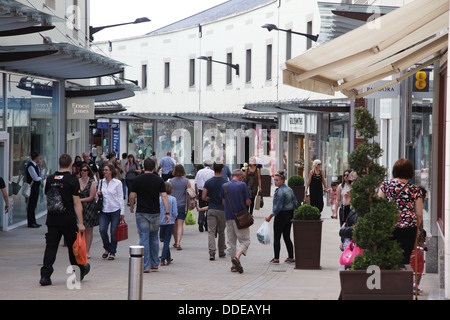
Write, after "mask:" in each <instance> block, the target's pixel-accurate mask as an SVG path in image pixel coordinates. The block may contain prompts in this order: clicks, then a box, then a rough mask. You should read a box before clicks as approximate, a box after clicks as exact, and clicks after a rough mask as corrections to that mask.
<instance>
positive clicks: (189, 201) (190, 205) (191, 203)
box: [186, 179, 196, 211]
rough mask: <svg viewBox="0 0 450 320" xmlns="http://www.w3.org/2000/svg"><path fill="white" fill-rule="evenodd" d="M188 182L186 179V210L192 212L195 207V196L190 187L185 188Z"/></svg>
mask: <svg viewBox="0 0 450 320" xmlns="http://www.w3.org/2000/svg"><path fill="white" fill-rule="evenodd" d="M188 181H189V180H187V179H186V209H187V210H193V209H195V207H196V194H195V190H194V189H193V188H192V187H188V186H187V183H188ZM187 210H186V211H187Z"/></svg>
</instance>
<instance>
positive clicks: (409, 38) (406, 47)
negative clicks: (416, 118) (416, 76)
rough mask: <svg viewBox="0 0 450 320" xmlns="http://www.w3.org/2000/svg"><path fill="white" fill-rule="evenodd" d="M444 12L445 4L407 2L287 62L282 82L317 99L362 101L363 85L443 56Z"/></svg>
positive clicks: (445, 0) (426, 0) (436, 0)
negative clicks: (332, 97) (341, 97)
mask: <svg viewBox="0 0 450 320" xmlns="http://www.w3.org/2000/svg"><path fill="white" fill-rule="evenodd" d="M448 11H449V2H448V0H416V1H414V2H411V3H409V4H407V5H405V6H403V7H401V8H398V9H396V10H394V11H392V12H390V13H388V14H386V15H384V16H382V17H380V18H378V19H376V20H374V21H372V22H370V23H367V24H366V25H364V26H362V27H359V28H357V29H355V30H353V31H350V32H348V33H346V34H344V35H342V36H340V37H338V38H336V39H334V40H332V41H330V42H328V43H325V44H323V45H321V46H319V47H316V48H313V49H311V50H309V51H307V52H305V53H304V54H302V55H300V56H298V57H296V58H293V59H291V60H289V61H286V69H285V70H284V71H283V78H284V80H283V82H284V84H287V85H291V86H294V87H298V88H301V89H305V90H309V91H313V92H318V93H324V94H329V95H334V94H335V92H337V91H341V92H342V93H343V94H345V95H346V96H348V97H349V98H351V99H355V98H359V97H362V96H364V95H366V94H368V93H365V92H363V88H364V86H365V85H368V84H371V83H373V82H375V81H377V80H380V79H383V78H386V77H387V76H392V75H395V74H398V73H400V72H402V71H405V70H407V69H408V68H410V67H412V66H414V65H415V64H420V66H419V67H420V68H423V67H425V66H427V65H430V64H432V63H433V62H435V61H436V60H438V59H440V58H441V57H442V56H443V55H444V54H446V52H447V47H448V35H447V32H448V21H449V17H448ZM420 68H419V70H420ZM411 74H412V72H408V73H407V74H406V75H403V76H402V77H400V78H398V79H395V80H393V81H394V82H396V81H401V80H403V79H404V78H405V77H407V76H409V75H411ZM375 89H378V88H375ZM375 89H374V90H375Z"/></svg>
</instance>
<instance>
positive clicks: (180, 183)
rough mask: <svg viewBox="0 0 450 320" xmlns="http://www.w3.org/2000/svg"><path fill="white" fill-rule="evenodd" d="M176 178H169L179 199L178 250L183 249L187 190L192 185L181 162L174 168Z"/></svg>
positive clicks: (176, 236)
mask: <svg viewBox="0 0 450 320" xmlns="http://www.w3.org/2000/svg"><path fill="white" fill-rule="evenodd" d="M173 175H174V178H171V179H169V182H170V184H171V185H172V187H173V193H172V195H173V196H174V197H175V198H176V199H177V211H178V217H177V219H176V220H175V226H174V229H173V238H174V241H175V243H174V245H173V246H174V247H175V248H177V250H181V245H180V243H181V237H182V236H183V232H184V229H183V226H184V220H186V213H187V205H186V202H187V199H186V190H187V188H190V187H191V183H190V181H189V179H188V178H186V177H185V176H186V171H185V170H184V167H183V166H182V165H181V164H177V165H176V166H175V168H174V169H173Z"/></svg>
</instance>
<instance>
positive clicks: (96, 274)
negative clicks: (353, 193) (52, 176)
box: [0, 198, 439, 300]
mask: <svg viewBox="0 0 450 320" xmlns="http://www.w3.org/2000/svg"><path fill="white" fill-rule="evenodd" d="M271 208H272V198H266V201H265V206H264V208H263V209H261V210H259V211H255V214H254V216H255V224H254V225H253V226H252V227H251V241H252V242H251V245H250V248H249V251H248V255H247V256H246V257H242V259H241V262H242V265H243V267H244V273H243V274H238V273H232V272H230V266H231V263H230V258H229V257H226V258H218V257H216V260H215V261H209V254H208V249H207V233H206V232H203V233H200V232H199V230H198V227H197V226H185V229H184V236H183V239H182V241H181V246H182V248H183V250H181V251H177V250H175V249H173V248H172V249H171V252H172V257H173V259H174V261H173V264H171V265H169V266H162V267H159V270H158V271H157V272H152V273H148V274H143V278H144V280H143V299H145V300H336V299H337V297H338V296H339V292H340V284H339V267H340V266H339V257H340V255H341V251H340V250H339V248H338V245H339V237H338V230H339V227H338V223H337V221H336V220H332V219H331V218H330V216H331V210H330V208H329V207H325V209H324V212H323V213H322V217H323V219H324V223H323V233H322V251H321V252H322V256H321V270H296V269H295V268H294V265H288V264H284V263H281V264H280V265H271V264H269V263H268V261H269V260H270V259H271V258H273V246H272V245H262V244H260V243H259V242H258V241H257V239H256V231H257V229H258V228H259V226H260V225H261V224H262V223H263V221H264V218H265V217H266V216H267V215H268V214H269V213H270V211H271ZM126 210H127V212H126V214H125V220H126V222H127V223H128V225H129V239H128V240H126V241H123V242H120V243H119V244H118V252H117V255H116V260H114V261H107V260H103V259H102V258H101V255H102V253H103V248H102V242H101V239H100V235H99V233H98V227H97V228H95V230H94V241H93V245H92V249H91V256H92V258H91V259H90V260H89V263H90V265H91V271H90V273H89V274H88V275H87V276H86V278H85V280H84V281H83V282H82V283H81V289H79V290H77V289H72V290H70V289H68V287H67V285H66V281H67V279H68V278H69V275H68V274H66V269H67V267H68V255H67V251H66V250H67V249H66V248H65V247H63V246H62V243H61V247H60V248H59V251H58V255H57V260H56V262H55V265H54V268H55V272H54V274H53V276H52V282H53V285H51V286H47V287H41V286H40V285H39V277H40V275H39V272H40V267H41V265H42V258H43V253H44V248H45V239H44V235H45V232H46V229H47V228H46V227H45V225H44V223H45V218H41V219H39V221H38V223H40V224H42V225H43V226H42V227H41V228H39V229H29V228H26V227H19V228H16V229H14V230H12V231H8V232H0V288H1V290H0V299H12V300H16V299H26V300H39V299H45V300H53V299H62V300H69V299H86V300H94V299H95V300H126V299H127V297H128V263H129V258H128V253H129V246H131V245H135V244H138V241H139V240H138V235H137V232H136V224H135V218H134V215H133V214H131V213H130V212H129V210H128V207H127V209H126ZM194 214H195V215H196V212H194ZM272 226H273V220H272V221H271V228H272ZM161 247H162V246H161ZM285 258H287V253H286V249H285V247H284V243H283V241H282V246H281V255H280V261H284V260H285ZM438 287H439V284H438V275H437V274H426V275H424V277H423V279H422V284H421V288H422V289H423V290H424V293H423V294H422V295H420V296H419V299H420V300H426V299H427V298H428V293H429V292H430V291H432V290H436V289H437V288H438Z"/></svg>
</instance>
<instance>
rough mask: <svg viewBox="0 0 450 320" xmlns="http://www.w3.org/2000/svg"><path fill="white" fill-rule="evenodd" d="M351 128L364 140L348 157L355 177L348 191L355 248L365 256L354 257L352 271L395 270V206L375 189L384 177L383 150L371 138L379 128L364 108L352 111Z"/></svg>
mask: <svg viewBox="0 0 450 320" xmlns="http://www.w3.org/2000/svg"><path fill="white" fill-rule="evenodd" d="M354 127H355V129H356V130H358V131H359V134H360V135H361V136H362V137H363V139H364V142H363V143H362V144H360V145H359V146H358V147H357V148H356V149H355V150H354V151H353V152H352V153H351V155H350V156H349V165H350V167H351V168H352V169H353V170H354V171H355V172H356V174H357V175H358V179H357V180H356V181H354V182H353V183H352V188H351V191H350V197H351V205H352V206H353V208H355V210H356V213H357V215H358V221H357V223H356V225H355V230H354V232H353V239H354V241H355V243H356V245H357V246H358V247H360V248H363V249H364V254H363V255H360V256H357V257H355V259H354V260H353V264H352V269H353V270H364V269H367V268H368V267H369V266H371V265H376V266H378V267H380V269H390V270H396V269H398V268H399V266H400V263H401V260H402V251H403V250H402V249H401V248H400V246H399V244H398V243H397V241H395V240H392V233H393V231H394V228H395V222H396V221H397V219H398V210H397V207H396V205H395V204H394V203H392V202H388V201H387V200H386V199H385V198H379V197H378V196H377V194H376V193H377V189H378V187H379V186H380V185H381V183H382V182H383V180H384V178H385V176H386V169H385V168H384V167H383V166H381V165H379V164H378V163H377V159H379V158H380V157H381V155H382V154H383V150H382V149H381V148H380V145H379V144H378V143H377V142H374V141H373V138H374V137H375V136H376V135H377V134H378V125H377V123H376V122H375V119H374V118H373V117H372V115H371V114H370V113H369V111H368V110H367V109H366V108H363V107H361V108H358V109H356V110H355V123H354Z"/></svg>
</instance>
